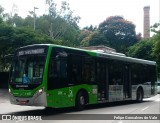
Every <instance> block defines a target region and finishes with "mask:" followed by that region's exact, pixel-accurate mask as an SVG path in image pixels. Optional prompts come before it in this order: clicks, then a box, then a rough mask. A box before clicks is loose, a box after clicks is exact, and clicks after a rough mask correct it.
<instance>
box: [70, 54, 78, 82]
mask: <svg viewBox="0 0 160 123" xmlns="http://www.w3.org/2000/svg"><path fill="white" fill-rule="evenodd" d="M70 60H71V81H72V83H75V84H77V83H80V82H81V56H78V55H73V54H72V55H70Z"/></svg>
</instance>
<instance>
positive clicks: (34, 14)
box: [33, 7, 39, 30]
mask: <svg viewBox="0 0 160 123" xmlns="http://www.w3.org/2000/svg"><path fill="white" fill-rule="evenodd" d="M36 9H39V8H37V7H34V13H33V16H34V30H35V29H36V13H35V10H36Z"/></svg>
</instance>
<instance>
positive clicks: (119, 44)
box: [99, 16, 137, 53]
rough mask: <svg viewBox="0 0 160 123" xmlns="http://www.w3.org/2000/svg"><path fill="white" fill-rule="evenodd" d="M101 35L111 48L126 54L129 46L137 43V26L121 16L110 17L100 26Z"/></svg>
mask: <svg viewBox="0 0 160 123" xmlns="http://www.w3.org/2000/svg"><path fill="white" fill-rule="evenodd" d="M99 30H100V33H101V34H104V35H105V37H106V39H107V41H108V42H109V46H110V47H112V48H115V49H116V50H117V51H118V52H122V53H125V52H126V50H127V48H128V47H129V46H132V45H133V44H135V43H136V42H137V36H136V33H135V25H134V24H133V23H132V22H130V21H127V20H125V19H124V18H123V17H121V16H111V17H108V18H107V19H106V20H105V21H104V22H102V23H101V24H100V25H99Z"/></svg>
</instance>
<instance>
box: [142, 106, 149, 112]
mask: <svg viewBox="0 0 160 123" xmlns="http://www.w3.org/2000/svg"><path fill="white" fill-rule="evenodd" d="M147 108H149V106H147V107H145V108H143V109H142V110H141V111H144V110H146V109H147Z"/></svg>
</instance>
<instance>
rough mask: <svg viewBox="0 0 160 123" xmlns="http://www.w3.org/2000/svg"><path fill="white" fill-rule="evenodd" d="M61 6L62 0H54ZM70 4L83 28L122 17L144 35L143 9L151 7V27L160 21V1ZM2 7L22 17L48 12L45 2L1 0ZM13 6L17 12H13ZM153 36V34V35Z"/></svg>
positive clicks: (72, 1)
mask: <svg viewBox="0 0 160 123" xmlns="http://www.w3.org/2000/svg"><path fill="white" fill-rule="evenodd" d="M54 1H55V3H57V5H59V6H60V4H61V0H54ZM64 1H66V2H67V3H69V4H70V8H71V10H74V15H76V16H80V17H81V20H80V23H79V24H78V25H79V26H80V27H81V28H83V27H85V26H90V25H93V26H98V25H99V24H100V23H101V22H103V21H104V20H105V19H106V18H107V17H109V16H115V15H120V16H123V17H124V19H126V20H128V21H131V22H133V23H134V24H135V25H136V33H139V32H140V33H142V35H143V7H144V6H150V25H153V24H154V23H157V22H159V20H160V9H159V8H160V0H64ZM0 5H1V6H2V7H3V8H4V9H5V12H9V13H10V12H17V13H18V14H19V15H20V16H22V17H26V16H27V15H28V14H29V13H28V11H33V9H34V7H37V8H39V9H36V14H37V15H42V14H44V13H45V12H46V11H47V6H46V5H45V0H0ZM13 5H16V6H17V10H14V11H13V10H12V8H13ZM151 35H152V33H151Z"/></svg>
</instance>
